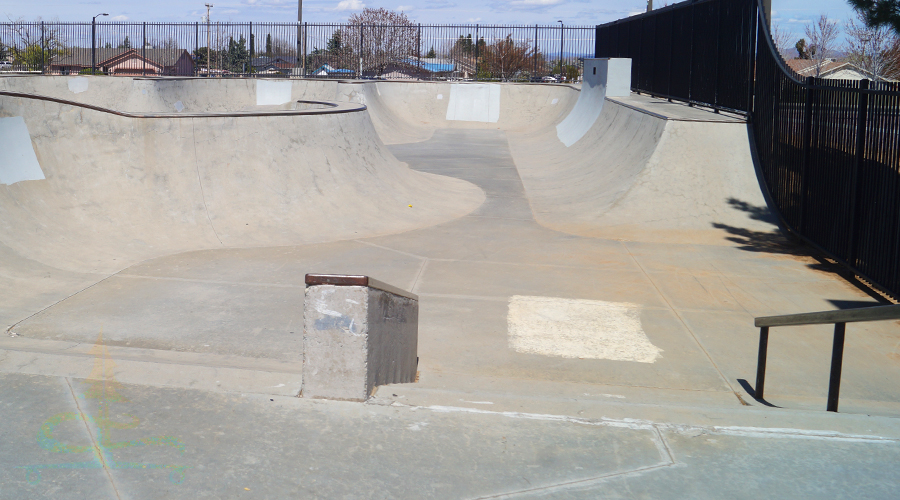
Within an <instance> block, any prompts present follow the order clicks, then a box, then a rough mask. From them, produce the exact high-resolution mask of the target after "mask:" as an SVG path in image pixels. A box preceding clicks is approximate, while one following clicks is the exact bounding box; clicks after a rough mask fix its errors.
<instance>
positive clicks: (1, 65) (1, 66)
mask: <svg viewBox="0 0 900 500" xmlns="http://www.w3.org/2000/svg"><path fill="white" fill-rule="evenodd" d="M8 69H12V63H11V62H9V61H0V70H8Z"/></svg>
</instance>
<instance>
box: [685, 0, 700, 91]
mask: <svg viewBox="0 0 900 500" xmlns="http://www.w3.org/2000/svg"><path fill="white" fill-rule="evenodd" d="M690 9H691V58H690V60H689V61H688V88H687V96H686V97H687V99H688V106H693V105H694V104H693V102H692V101H693V100H694V32H695V31H696V30H697V19H696V16H694V10H695V9H694V1H693V0H691V7H690Z"/></svg>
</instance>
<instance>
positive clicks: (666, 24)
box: [595, 0, 756, 113]
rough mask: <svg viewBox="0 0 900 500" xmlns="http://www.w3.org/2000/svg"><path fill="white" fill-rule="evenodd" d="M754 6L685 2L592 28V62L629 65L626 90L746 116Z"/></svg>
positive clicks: (719, 0) (732, 1) (751, 0)
mask: <svg viewBox="0 0 900 500" xmlns="http://www.w3.org/2000/svg"><path fill="white" fill-rule="evenodd" d="M755 36H756V1H755V0H693V1H692V0H688V1H687V2H681V3H677V4H673V5H669V6H668V7H663V8H661V9H659V10H654V11H652V12H648V13H646V14H641V15H637V16H633V17H629V18H627V19H621V20H618V21H614V22H611V23H607V24H603V25H600V26H597V35H596V44H597V46H596V49H595V54H596V57H627V58H631V59H632V76H631V81H632V88H634V89H635V90H639V91H641V92H646V93H649V94H653V95H656V96H660V97H667V98H672V99H677V100H681V101H687V102H695V103H702V104H704V105H706V106H712V107H714V108H717V109H720V108H721V109H728V110H733V111H739V112H743V113H747V112H749V111H750V92H751V78H750V73H751V68H752V67H753V51H754V47H755V43H754V39H755Z"/></svg>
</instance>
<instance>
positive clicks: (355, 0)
mask: <svg viewBox="0 0 900 500" xmlns="http://www.w3.org/2000/svg"><path fill="white" fill-rule="evenodd" d="M365 8H366V4H364V3H362V2H360V1H359V0H341V2H340V3H338V4H337V7H335V8H334V10H363V9H365Z"/></svg>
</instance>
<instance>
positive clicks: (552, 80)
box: [541, 76, 559, 83]
mask: <svg viewBox="0 0 900 500" xmlns="http://www.w3.org/2000/svg"><path fill="white" fill-rule="evenodd" d="M541 81H542V82H544V83H557V82H558V81H559V80H557V79H556V77H555V76H545V77H543V78H541Z"/></svg>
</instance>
